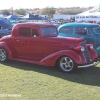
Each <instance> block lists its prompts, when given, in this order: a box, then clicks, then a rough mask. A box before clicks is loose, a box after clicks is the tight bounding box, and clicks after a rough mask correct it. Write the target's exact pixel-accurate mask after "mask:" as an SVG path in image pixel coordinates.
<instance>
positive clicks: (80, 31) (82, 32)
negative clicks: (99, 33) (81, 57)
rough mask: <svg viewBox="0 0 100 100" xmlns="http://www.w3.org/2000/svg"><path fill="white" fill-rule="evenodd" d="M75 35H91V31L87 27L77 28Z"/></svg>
mask: <svg viewBox="0 0 100 100" xmlns="http://www.w3.org/2000/svg"><path fill="white" fill-rule="evenodd" d="M75 33H76V34H79V35H91V31H90V30H89V29H88V28H87V27H76V28H75Z"/></svg>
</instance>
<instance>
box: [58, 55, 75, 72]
mask: <svg viewBox="0 0 100 100" xmlns="http://www.w3.org/2000/svg"><path fill="white" fill-rule="evenodd" d="M58 67H59V68H60V70H62V71H63V72H66V73H70V72H73V71H74V70H75V69H76V64H75V63H74V61H73V60H72V59H71V58H70V57H67V56H63V57H60V58H59V59H58Z"/></svg>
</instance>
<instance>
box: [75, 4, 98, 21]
mask: <svg viewBox="0 0 100 100" xmlns="http://www.w3.org/2000/svg"><path fill="white" fill-rule="evenodd" d="M75 20H76V21H96V22H98V21H100V5H98V6H96V7H94V8H92V9H91V10H88V11H86V12H83V13H80V14H77V15H75Z"/></svg>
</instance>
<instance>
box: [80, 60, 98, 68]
mask: <svg viewBox="0 0 100 100" xmlns="http://www.w3.org/2000/svg"><path fill="white" fill-rule="evenodd" d="M98 63H99V61H97V62H93V63H92V64H88V65H82V66H78V68H85V67H91V66H95V65H97V64H98Z"/></svg>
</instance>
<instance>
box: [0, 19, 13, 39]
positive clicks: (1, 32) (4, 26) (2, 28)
mask: <svg viewBox="0 0 100 100" xmlns="http://www.w3.org/2000/svg"><path fill="white" fill-rule="evenodd" d="M10 27H12V25H11V23H8V22H6V21H4V20H0V38H1V37H3V36H5V35H9V34H11V28H10Z"/></svg>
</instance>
